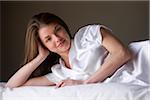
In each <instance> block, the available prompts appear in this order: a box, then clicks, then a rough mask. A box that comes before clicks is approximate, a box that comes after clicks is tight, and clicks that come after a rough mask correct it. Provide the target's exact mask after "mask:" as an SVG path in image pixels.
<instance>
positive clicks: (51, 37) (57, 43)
mask: <svg viewBox="0 0 150 100" xmlns="http://www.w3.org/2000/svg"><path fill="white" fill-rule="evenodd" d="M39 37H40V39H41V41H42V43H43V44H44V46H45V47H47V48H48V49H49V50H50V51H52V52H55V53H57V54H59V55H61V54H62V53H65V52H66V51H68V50H69V49H70V44H71V43H70V42H71V41H70V37H69V35H68V33H67V31H66V30H65V29H64V27H62V26H61V25H59V24H56V23H52V24H49V25H47V26H44V27H42V28H40V29H39Z"/></svg>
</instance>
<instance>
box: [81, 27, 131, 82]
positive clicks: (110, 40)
mask: <svg viewBox="0 0 150 100" xmlns="http://www.w3.org/2000/svg"><path fill="white" fill-rule="evenodd" d="M100 31H101V34H102V37H103V40H102V45H103V46H104V47H105V48H106V49H107V50H108V52H109V54H108V56H107V58H106V59H105V61H104V63H103V64H102V66H101V67H100V68H99V69H98V70H97V71H96V72H95V73H94V74H93V75H92V76H91V77H90V78H89V79H87V80H85V81H84V83H95V82H102V81H104V80H105V79H106V78H107V77H109V76H110V75H112V74H113V73H114V72H115V71H116V70H117V69H118V68H119V67H120V66H121V65H123V64H124V63H126V62H127V61H128V60H129V59H131V53H130V51H129V50H128V48H126V47H125V46H124V45H123V44H122V43H121V42H120V41H119V40H118V39H117V38H116V37H115V36H113V35H112V33H111V32H110V31H109V30H108V29H105V28H101V29H100Z"/></svg>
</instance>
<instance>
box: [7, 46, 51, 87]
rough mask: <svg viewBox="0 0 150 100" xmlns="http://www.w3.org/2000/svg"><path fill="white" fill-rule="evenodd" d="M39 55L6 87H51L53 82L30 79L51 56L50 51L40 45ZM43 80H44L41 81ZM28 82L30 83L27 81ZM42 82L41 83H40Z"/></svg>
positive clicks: (39, 78) (20, 70)
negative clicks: (49, 55)
mask: <svg viewBox="0 0 150 100" xmlns="http://www.w3.org/2000/svg"><path fill="white" fill-rule="evenodd" d="M38 50H39V54H38V56H37V57H35V58H34V59H33V60H32V61H31V62H29V63H27V64H26V65H24V66H23V67H22V68H20V69H19V70H18V71H17V72H16V73H15V74H14V75H13V76H12V77H11V78H10V79H9V80H8V82H7V83H6V87H12V88H13V87H18V86H21V85H29V84H30V85H37V84H38V85H43V84H45V85H51V84H52V82H48V80H47V79H45V78H44V76H43V77H38V78H33V79H29V80H28V78H29V77H30V75H31V74H32V72H33V71H34V70H35V69H36V68H37V67H38V66H39V65H40V64H41V63H42V62H43V61H44V60H45V59H46V57H47V56H48V54H49V51H48V50H45V49H44V48H43V47H42V46H41V45H40V44H38ZM41 79H42V80H41ZM27 80H28V81H27ZM39 81H40V82H39Z"/></svg>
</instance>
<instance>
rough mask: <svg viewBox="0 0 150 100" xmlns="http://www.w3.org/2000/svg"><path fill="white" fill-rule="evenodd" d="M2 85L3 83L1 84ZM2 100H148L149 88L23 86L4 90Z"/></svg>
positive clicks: (111, 84)
mask: <svg viewBox="0 0 150 100" xmlns="http://www.w3.org/2000/svg"><path fill="white" fill-rule="evenodd" d="M3 85H4V83H3ZM3 85H2V84H1V88H0V91H1V99H2V100H149V98H150V87H149V86H140V85H133V84H132V85H131V84H125V83H97V84H88V85H76V86H66V87H63V88H55V87H51V86H24V87H18V88H13V89H10V88H4V87H3Z"/></svg>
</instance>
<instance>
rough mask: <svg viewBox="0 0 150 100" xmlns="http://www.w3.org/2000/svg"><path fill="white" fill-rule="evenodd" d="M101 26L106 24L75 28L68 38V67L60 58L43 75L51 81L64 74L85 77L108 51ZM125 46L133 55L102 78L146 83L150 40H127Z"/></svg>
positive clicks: (83, 78) (59, 79) (95, 67)
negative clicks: (58, 61)
mask: <svg viewBox="0 0 150 100" xmlns="http://www.w3.org/2000/svg"><path fill="white" fill-rule="evenodd" d="M101 27H104V28H107V27H105V26H103V25H87V26H84V27H82V28H81V29H79V31H78V32H77V33H76V35H75V37H74V40H72V44H71V49H70V51H69V62H70V65H71V68H72V69H68V68H67V67H65V64H64V62H63V60H62V59H61V58H60V64H56V65H54V66H52V68H51V69H52V73H49V74H47V75H45V76H46V77H47V78H48V79H49V80H50V81H52V82H54V83H58V82H59V81H61V80H64V79H68V78H69V79H75V80H85V79H87V78H89V77H90V76H91V75H92V74H93V73H94V72H95V71H96V70H97V69H98V68H100V67H101V65H102V64H103V61H104V60H105V58H106V56H107V55H108V51H107V50H106V49H105V48H104V47H103V46H102V45H101V43H102V36H101V32H100V28H101ZM107 29H108V28H107ZM109 30H110V29H109ZM110 31H111V30H110ZM129 49H130V50H131V51H132V52H133V53H134V55H135V56H134V58H133V59H132V60H131V61H129V62H127V63H126V64H124V65H123V66H122V67H121V68H119V69H118V70H117V71H116V72H115V73H114V74H113V75H112V76H111V77H110V78H107V79H106V80H105V81H104V82H121V83H132V84H138V85H150V77H149V73H150V62H149V61H148V59H150V56H149V55H150V52H148V51H150V41H149V40H147V41H141V42H134V43H131V44H130V45H129ZM148 53H149V54H148Z"/></svg>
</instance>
